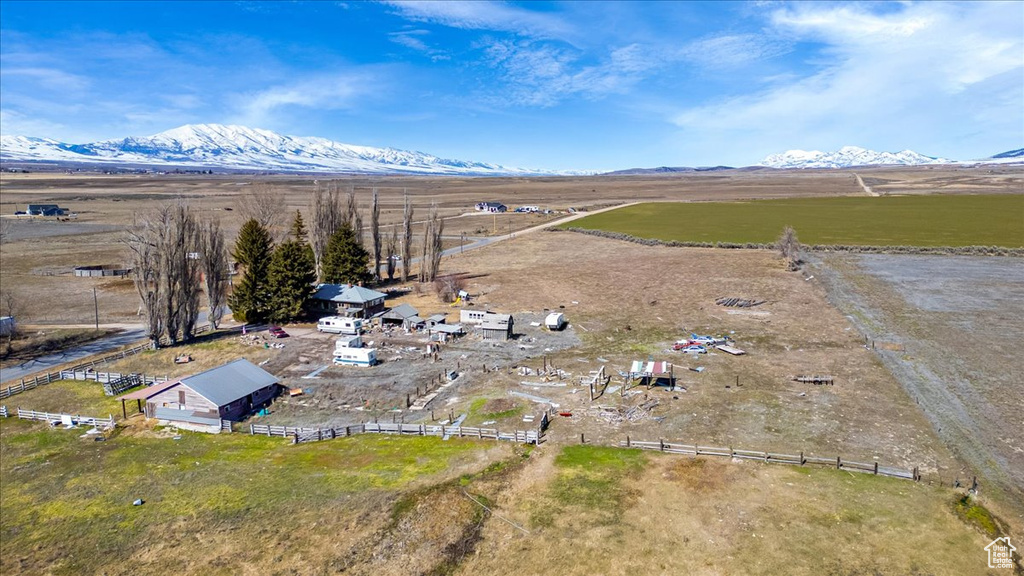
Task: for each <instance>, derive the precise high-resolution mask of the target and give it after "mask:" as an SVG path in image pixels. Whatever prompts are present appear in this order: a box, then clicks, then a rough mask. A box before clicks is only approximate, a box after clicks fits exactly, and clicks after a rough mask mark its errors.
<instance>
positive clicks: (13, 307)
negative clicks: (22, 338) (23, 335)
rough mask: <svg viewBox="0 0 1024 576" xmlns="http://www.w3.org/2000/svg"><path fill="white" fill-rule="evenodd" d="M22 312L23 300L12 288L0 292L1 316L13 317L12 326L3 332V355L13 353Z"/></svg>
mask: <svg viewBox="0 0 1024 576" xmlns="http://www.w3.org/2000/svg"><path fill="white" fill-rule="evenodd" d="M20 313H21V301H20V300H18V298H17V297H16V296H15V295H14V293H13V292H11V291H10V290H7V291H4V292H3V293H2V294H0V316H10V317H11V318H12V320H11V324H10V326H8V327H7V328H5V329H4V332H3V339H4V340H3V342H4V344H3V356H7V355H8V354H10V353H11V350H12V348H13V347H14V338H15V337H16V336H17V335H18V316H19V315H20Z"/></svg>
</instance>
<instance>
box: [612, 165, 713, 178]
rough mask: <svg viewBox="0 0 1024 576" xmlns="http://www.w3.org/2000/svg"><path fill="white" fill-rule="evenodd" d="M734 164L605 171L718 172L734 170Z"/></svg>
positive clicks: (617, 173) (618, 173) (632, 173)
mask: <svg viewBox="0 0 1024 576" xmlns="http://www.w3.org/2000/svg"><path fill="white" fill-rule="evenodd" d="M732 169H733V167H732V166H699V167H697V168H690V167H687V166H676V167H672V166H659V167H657V168H629V169H628V170H616V171H614V172H604V173H603V175H605V176H638V175H639V176H642V175H644V174H676V173H679V172H684V173H685V172H716V171H718V170H732Z"/></svg>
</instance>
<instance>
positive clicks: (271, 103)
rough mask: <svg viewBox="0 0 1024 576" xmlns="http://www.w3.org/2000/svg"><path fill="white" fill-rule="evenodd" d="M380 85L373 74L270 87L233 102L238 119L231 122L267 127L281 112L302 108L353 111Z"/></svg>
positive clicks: (328, 76)
mask: <svg viewBox="0 0 1024 576" xmlns="http://www.w3.org/2000/svg"><path fill="white" fill-rule="evenodd" d="M379 84H380V82H379V81H378V79H377V78H375V77H374V76H373V75H372V74H370V73H363V72H353V73H347V74H332V75H321V76H314V77H311V78H307V79H304V80H300V81H298V82H292V83H289V84H281V85H277V86H271V87H269V88H264V89H262V90H258V91H255V92H248V93H245V94H240V95H236V96H235V97H233V98H232V100H233V101H234V103H235V105H236V107H237V116H236V118H235V119H234V120H232V122H236V123H240V124H244V125H247V126H259V125H264V124H267V123H268V122H269V121H270V119H271V117H272V116H273V115H274V113H275V112H277V111H278V110H279V109H281V108H287V107H292V106H299V107H305V108H316V109H319V110H338V109H344V108H350V107H352V106H353V105H354V104H355V103H356V101H357V100H358V99H359V98H361V97H363V96H365V95H367V94H371V93H373V92H374V91H375V90H376V89H377V88H378V87H379Z"/></svg>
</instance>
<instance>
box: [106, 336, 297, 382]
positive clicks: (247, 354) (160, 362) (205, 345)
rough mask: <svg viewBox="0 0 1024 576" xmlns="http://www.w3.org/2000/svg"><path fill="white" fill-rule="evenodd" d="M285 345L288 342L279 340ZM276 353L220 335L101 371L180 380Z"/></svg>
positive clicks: (132, 358)
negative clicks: (185, 358) (184, 358)
mask: <svg viewBox="0 0 1024 576" xmlns="http://www.w3.org/2000/svg"><path fill="white" fill-rule="evenodd" d="M282 342H283V343H285V345H286V346H287V345H288V344H287V340H282ZM278 352H279V350H277V349H275V348H269V349H268V348H263V347H260V346H249V345H246V344H244V343H243V342H242V340H241V338H240V337H239V336H227V335H225V336H221V337H219V338H217V339H215V340H210V341H204V342H200V343H198V344H184V345H179V346H174V347H172V348H161V349H159V350H147V351H145V352H141V353H139V354H136V355H134V356H128V357H126V358H124V359H122V360H118V361H117V362H112V363H110V364H108V365H106V366H104V367H103V368H102V371H104V372H121V373H134V372H137V373H140V374H145V375H147V376H168V377H171V378H179V377H181V376H188V375H190V374H197V373H199V372H202V371H204V370H209V369H211V368H216V367H217V366H220V365H222V364H226V363H228V362H231V361H232V360H237V359H239V358H245V359H246V360H249V361H250V362H252V363H253V364H259V363H260V362H263V361H264V360H267V359H270V358H273V357H275V356H276V355H277V353H278ZM186 354H187V355H190V356H192V362H188V363H187V364H175V363H174V358H175V357H177V356H179V355H186Z"/></svg>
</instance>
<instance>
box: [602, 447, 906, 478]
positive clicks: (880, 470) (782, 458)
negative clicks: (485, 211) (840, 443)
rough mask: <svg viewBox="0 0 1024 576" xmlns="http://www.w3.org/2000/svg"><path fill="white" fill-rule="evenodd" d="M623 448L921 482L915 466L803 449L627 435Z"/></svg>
mask: <svg viewBox="0 0 1024 576" xmlns="http://www.w3.org/2000/svg"><path fill="white" fill-rule="evenodd" d="M619 446H620V447H622V448H639V449H640V450H656V451H658V452H665V453H668V454H686V455H690V456H725V457H728V458H741V459H747V460H760V461H762V462H769V463H775V464H789V465H792V466H806V465H808V464H814V465H820V466H829V467H835V468H836V469H837V470H849V471H855V472H866V473H869V474H877V475H879V476H889V477H891V478H903V479H905V480H914V481H920V480H921V474H920V472H918V469H917V467H914V468H913V469H906V468H896V467H893V466H882V465H880V464H879V463H878V462H873V463H870V464H868V463H864V462H854V461H851V460H843V459H842V457H840V456H836V457H835V458H821V457H817V456H807V455H804V453H803V452H800V453H799V454H780V453H775V452H767V451H763V450H741V449H739V448H732V447H728V448H721V447H714V446H699V445H697V444H679V443H675V442H672V443H669V442H665V441H664V440H659V441H657V442H643V441H637V440H631V439H630V438H629V437H628V436H627V437H626V439H625V440H623V441H622V442H620V443H619Z"/></svg>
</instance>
